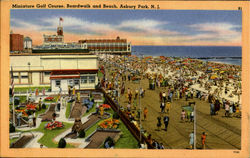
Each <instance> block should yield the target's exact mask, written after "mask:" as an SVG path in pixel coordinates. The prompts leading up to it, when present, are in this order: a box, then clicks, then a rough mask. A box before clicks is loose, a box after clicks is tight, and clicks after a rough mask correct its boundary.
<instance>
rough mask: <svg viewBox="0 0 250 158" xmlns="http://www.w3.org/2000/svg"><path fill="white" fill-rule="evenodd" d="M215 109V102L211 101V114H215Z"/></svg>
mask: <svg viewBox="0 0 250 158" xmlns="http://www.w3.org/2000/svg"><path fill="white" fill-rule="evenodd" d="M214 110H215V108H214V102H213V101H212V102H211V103H210V115H214V114H215V112H214Z"/></svg>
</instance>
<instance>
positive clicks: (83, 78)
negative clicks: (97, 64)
mask: <svg viewBox="0 0 250 158" xmlns="http://www.w3.org/2000/svg"><path fill="white" fill-rule="evenodd" d="M86 83H88V77H87V76H82V77H81V84H86Z"/></svg>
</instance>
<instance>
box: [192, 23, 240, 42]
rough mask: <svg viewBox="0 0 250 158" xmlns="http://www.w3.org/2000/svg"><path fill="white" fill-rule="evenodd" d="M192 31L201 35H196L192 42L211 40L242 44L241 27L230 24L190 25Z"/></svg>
mask: <svg viewBox="0 0 250 158" xmlns="http://www.w3.org/2000/svg"><path fill="white" fill-rule="evenodd" d="M189 27H191V28H192V29H194V30H196V31H199V32H200V33H198V34H196V35H194V36H193V37H192V38H191V40H210V41H224V42H238V43H240V42H241V31H238V30H236V28H240V27H241V26H239V25H233V24H230V23H219V22H218V23H200V24H193V25H190V26H189Z"/></svg>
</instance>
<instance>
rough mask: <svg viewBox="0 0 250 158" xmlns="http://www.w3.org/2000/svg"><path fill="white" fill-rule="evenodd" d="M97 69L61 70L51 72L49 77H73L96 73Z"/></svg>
mask: <svg viewBox="0 0 250 158" xmlns="http://www.w3.org/2000/svg"><path fill="white" fill-rule="evenodd" d="M97 72H98V69H62V70H52V71H51V76H53V75H73V74H77V75H78V74H81V73H97Z"/></svg>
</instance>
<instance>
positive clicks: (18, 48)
mask: <svg viewBox="0 0 250 158" xmlns="http://www.w3.org/2000/svg"><path fill="white" fill-rule="evenodd" d="M23 49H24V47H23V35H20V34H14V33H11V34H10V51H11V52H18V53H19V52H23Z"/></svg>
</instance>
